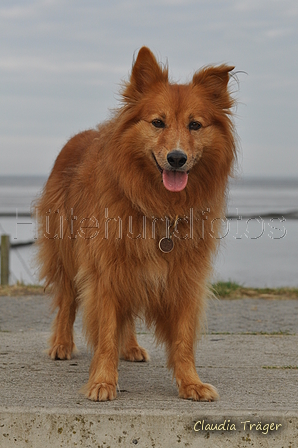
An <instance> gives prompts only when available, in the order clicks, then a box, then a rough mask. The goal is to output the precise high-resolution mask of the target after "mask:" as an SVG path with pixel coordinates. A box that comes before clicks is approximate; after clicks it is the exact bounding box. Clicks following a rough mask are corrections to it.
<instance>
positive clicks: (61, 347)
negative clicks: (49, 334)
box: [48, 344, 76, 359]
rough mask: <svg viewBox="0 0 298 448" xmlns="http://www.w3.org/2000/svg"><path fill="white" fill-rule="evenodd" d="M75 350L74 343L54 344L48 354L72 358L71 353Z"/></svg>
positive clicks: (52, 356) (59, 357) (56, 357)
mask: <svg viewBox="0 0 298 448" xmlns="http://www.w3.org/2000/svg"><path fill="white" fill-rule="evenodd" d="M75 350H76V348H75V345H74V344H68V345H65V344H54V345H53V346H52V347H51V348H50V349H49V351H48V354H49V356H50V357H51V358H52V359H71V354H72V352H73V351H75Z"/></svg>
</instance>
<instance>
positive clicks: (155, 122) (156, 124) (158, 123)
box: [151, 118, 166, 129]
mask: <svg viewBox="0 0 298 448" xmlns="http://www.w3.org/2000/svg"><path fill="white" fill-rule="evenodd" d="M151 123H152V124H153V126H154V127H155V128H160V129H163V128H165V127H166V125H165V123H164V122H163V121H162V120H159V119H158V118H155V119H154V120H152V122H151Z"/></svg>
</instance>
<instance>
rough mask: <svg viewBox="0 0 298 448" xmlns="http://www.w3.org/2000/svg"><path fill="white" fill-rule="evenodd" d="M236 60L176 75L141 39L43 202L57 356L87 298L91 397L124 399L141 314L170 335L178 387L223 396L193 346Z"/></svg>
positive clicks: (208, 268) (63, 156)
mask: <svg viewBox="0 0 298 448" xmlns="http://www.w3.org/2000/svg"><path fill="white" fill-rule="evenodd" d="M233 69H234V67H232V66H228V65H225V64H223V65H219V66H206V67H204V68H202V69H201V70H199V71H197V72H195V74H194V76H193V78H192V80H191V82H189V83H188V84H175V83H171V82H170V81H169V77H168V68H167V65H162V64H160V63H159V62H158V61H157V59H156V58H155V56H154V55H153V53H152V52H151V51H150V50H149V49H148V48H147V47H142V48H141V49H140V50H139V52H138V55H137V57H136V59H135V61H134V62H133V66H132V71H131V75H130V79H129V81H127V82H126V83H124V84H123V88H122V91H121V94H122V97H121V100H122V103H121V105H120V106H119V108H118V109H117V110H116V111H115V112H114V114H113V116H112V118H111V119H110V120H108V121H106V122H104V123H103V124H100V125H99V126H98V127H97V128H96V129H91V130H87V131H85V132H81V133H79V134H78V135H75V136H74V137H73V138H71V139H70V140H69V142H68V143H67V144H66V145H65V146H64V148H63V149H62V150H61V152H60V154H59V155H58V157H57V159H56V161H55V164H54V167H53V169H52V172H51V174H50V176H49V178H48V181H47V182H46V184H45V186H44V189H43V191H42V193H41V195H40V197H39V199H38V201H37V203H36V208H37V209H38V217H39V218H38V229H39V235H38V241H37V245H38V264H39V267H40V279H41V280H42V281H43V282H44V284H45V287H48V286H50V287H51V292H52V294H53V309H56V308H57V309H58V312H57V314H56V317H55V320H54V323H53V333H52V336H51V340H50V349H49V355H50V357H51V358H52V359H70V358H71V355H72V352H73V351H74V350H75V344H74V337H73V323H74V320H75V316H76V312H77V309H78V306H79V305H81V306H82V308H83V327H84V331H85V334H86V338H87V342H88V344H89V346H90V347H91V348H92V351H93V358H92V361H91V365H90V372H89V380H88V383H87V384H86V385H85V386H84V393H85V394H86V396H87V397H88V398H89V399H91V400H94V401H105V400H112V399H115V398H116V387H117V384H118V361H119V357H121V358H123V359H125V360H128V361H148V360H149V356H148V354H147V352H146V350H145V349H144V348H142V347H140V346H139V344H138V342H137V338H136V330H135V317H136V316H142V318H143V319H144V320H145V322H146V324H147V325H148V327H149V328H151V327H152V328H153V330H154V332H155V336H156V339H157V341H159V342H162V343H164V344H165V346H166V350H167V365H168V368H170V369H172V371H173V375H174V377H175V379H176V383H177V386H178V391H179V396H180V397H182V398H186V399H192V400H196V401H214V400H216V399H217V398H218V393H217V390H216V388H215V387H213V386H212V385H210V384H207V383H206V384H205V383H203V382H202V381H201V380H200V378H199V376H198V374H197V371H196V368H195V347H196V340H197V336H198V334H199V329H200V322H201V320H202V317H203V315H204V305H205V301H206V300H205V299H206V297H208V295H209V294H210V287H209V281H210V276H211V273H212V262H213V257H214V254H215V253H216V250H217V247H218V242H219V239H220V235H221V226H222V219H223V217H224V215H225V207H226V200H225V197H226V192H227V183H228V179H229V177H230V176H232V175H233V166H234V162H235V160H236V153H237V151H236V144H235V130H234V125H233V114H232V108H233V106H234V99H233V98H232V95H231V93H230V91H229V80H230V78H231V76H232V75H233V73H231V72H232V70H233Z"/></svg>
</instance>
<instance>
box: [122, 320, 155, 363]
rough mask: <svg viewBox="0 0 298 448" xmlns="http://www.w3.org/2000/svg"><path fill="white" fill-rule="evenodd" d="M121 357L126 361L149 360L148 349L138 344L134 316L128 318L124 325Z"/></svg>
mask: <svg viewBox="0 0 298 448" xmlns="http://www.w3.org/2000/svg"><path fill="white" fill-rule="evenodd" d="M120 357H121V358H123V359H125V360H126V361H149V355H148V353H147V351H146V350H145V349H144V348H143V347H141V346H140V345H139V344H138V341H137V337H136V329H135V323H134V320H133V318H132V317H131V318H128V319H126V320H125V322H124V323H123V325H122V332H121V345H120Z"/></svg>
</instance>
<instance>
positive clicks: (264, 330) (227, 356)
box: [0, 297, 298, 448]
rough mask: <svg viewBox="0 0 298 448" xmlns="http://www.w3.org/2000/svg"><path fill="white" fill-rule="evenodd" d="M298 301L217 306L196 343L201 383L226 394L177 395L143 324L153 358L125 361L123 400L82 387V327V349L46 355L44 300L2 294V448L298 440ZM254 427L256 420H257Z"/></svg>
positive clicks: (85, 359)
mask: <svg viewBox="0 0 298 448" xmlns="http://www.w3.org/2000/svg"><path fill="white" fill-rule="evenodd" d="M297 310H298V301H297V300H264V299H245V300H234V301H230V300H221V301H215V302H212V303H211V306H210V309H209V313H208V331H207V333H206V334H205V335H204V336H203V338H202V340H201V342H200V344H199V346H198V350H197V369H198V372H199V375H200V377H201V379H202V380H203V381H206V382H210V383H211V384H213V385H214V386H216V387H217V389H218V391H219V393H220V397H221V399H220V401H218V402H216V403H196V402H192V401H189V400H182V399H179V398H178V394H177V389H176V386H175V384H172V377H171V373H170V372H169V371H168V370H167V369H166V367H165V363H166V360H165V354H164V350H163V348H162V347H156V345H155V344H154V338H153V336H152V334H150V332H148V331H147V329H146V328H145V327H144V326H143V325H139V326H138V333H139V334H138V339H139V342H140V344H141V345H143V346H144V347H145V348H146V349H147V350H148V351H149V353H150V356H151V361H150V362H149V363H129V362H125V361H120V365H119V392H118V397H117V399H116V400H115V401H112V402H106V403H93V402H91V401H89V400H87V399H86V398H85V397H84V396H83V395H81V394H80V393H79V389H80V387H81V386H82V385H83V384H85V383H86V381H87V379H88V368H89V363H90V359H91V355H90V353H88V351H87V348H86V345H85V341H84V339H83V337H82V334H81V319H80V318H79V319H78V320H77V322H76V324H75V330H76V343H77V346H78V349H79V353H78V354H77V355H75V356H74V357H73V359H72V360H70V361H52V360H50V359H49V358H48V356H47V354H46V353H45V349H46V346H47V340H48V338H49V335H50V333H49V330H50V321H51V320H52V316H50V314H49V311H48V302H47V299H46V298H45V297H21V298H11V297H9V298H7V297H0V447H1V448H2V447H3V448H11V447H27V446H28V447H32V448H35V447H36V448H37V447H38V448H40V447H44V448H47V447H51V448H56V447H74V446H78V447H105V448H107V447H109V446H110V447H118V446H119V447H121V446H122V447H130V446H131V447H133V446H137V447H142V448H143V447H176V446H177V447H178V446H179V447H184V446H185V447H186V446H188V447H198V446H204V447H207V448H209V447H224V448H225V447H231V446H233V447H251V446H254V447H268V448H269V447H270V448H271V447H279V448H281V447H284V448H290V447H291V448H294V447H295V446H298V354H297V347H298V319H297ZM254 425H255V426H254Z"/></svg>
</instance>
